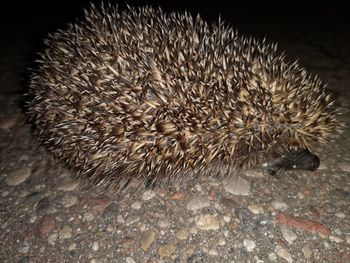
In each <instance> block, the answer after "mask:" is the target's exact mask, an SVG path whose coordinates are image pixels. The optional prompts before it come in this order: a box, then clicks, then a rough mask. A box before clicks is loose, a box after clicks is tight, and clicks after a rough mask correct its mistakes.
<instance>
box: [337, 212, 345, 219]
mask: <svg viewBox="0 0 350 263" xmlns="http://www.w3.org/2000/svg"><path fill="white" fill-rule="evenodd" d="M335 216H336V217H338V218H342V219H343V218H345V217H346V215H345V214H344V213H343V212H338V213H336V214H335Z"/></svg>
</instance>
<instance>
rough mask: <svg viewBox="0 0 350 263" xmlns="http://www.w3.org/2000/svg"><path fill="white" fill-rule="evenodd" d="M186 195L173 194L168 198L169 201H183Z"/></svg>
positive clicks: (180, 193)
mask: <svg viewBox="0 0 350 263" xmlns="http://www.w3.org/2000/svg"><path fill="white" fill-rule="evenodd" d="M185 197H186V195H185V194H184V193H182V192H175V193H173V194H172V195H171V196H170V199H171V200H178V201H179V200H183V199H185Z"/></svg>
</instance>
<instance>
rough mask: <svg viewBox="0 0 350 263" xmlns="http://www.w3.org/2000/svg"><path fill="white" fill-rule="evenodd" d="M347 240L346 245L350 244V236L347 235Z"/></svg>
mask: <svg viewBox="0 0 350 263" xmlns="http://www.w3.org/2000/svg"><path fill="white" fill-rule="evenodd" d="M345 240H346V243H348V244H350V235H347V236H346V237H345Z"/></svg>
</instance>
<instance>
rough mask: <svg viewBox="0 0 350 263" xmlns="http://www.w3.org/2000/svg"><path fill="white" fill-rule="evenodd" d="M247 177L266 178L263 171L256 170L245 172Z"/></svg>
mask: <svg viewBox="0 0 350 263" xmlns="http://www.w3.org/2000/svg"><path fill="white" fill-rule="evenodd" d="M244 174H245V175H246V176H248V177H252V178H265V175H264V173H263V172H262V170H254V169H250V170H248V171H245V173H244Z"/></svg>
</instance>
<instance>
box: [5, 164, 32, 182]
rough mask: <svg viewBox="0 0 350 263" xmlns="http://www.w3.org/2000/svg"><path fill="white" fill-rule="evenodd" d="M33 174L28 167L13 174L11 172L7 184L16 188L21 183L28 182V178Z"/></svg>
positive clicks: (6, 180)
mask: <svg viewBox="0 0 350 263" xmlns="http://www.w3.org/2000/svg"><path fill="white" fill-rule="evenodd" d="M30 174H31V169H30V168H28V167H22V168H19V169H17V170H15V171H13V172H11V173H10V174H9V175H8V176H7V177H6V179H5V182H6V183H7V184H8V185H11V186H16V185H19V184H21V183H23V182H24V181H26V180H27V179H28V177H29V176H30Z"/></svg>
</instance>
